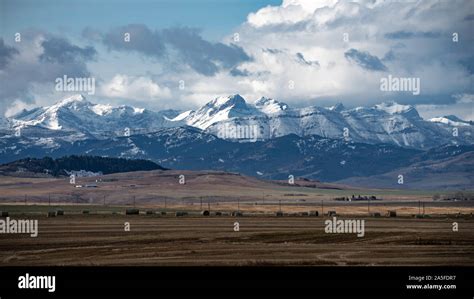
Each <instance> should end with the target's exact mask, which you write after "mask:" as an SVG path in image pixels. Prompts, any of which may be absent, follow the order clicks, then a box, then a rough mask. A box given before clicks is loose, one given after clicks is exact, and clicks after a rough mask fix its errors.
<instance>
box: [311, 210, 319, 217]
mask: <svg viewBox="0 0 474 299" xmlns="http://www.w3.org/2000/svg"><path fill="white" fill-rule="evenodd" d="M309 216H311V217H318V216H319V212H318V211H311V212H309Z"/></svg>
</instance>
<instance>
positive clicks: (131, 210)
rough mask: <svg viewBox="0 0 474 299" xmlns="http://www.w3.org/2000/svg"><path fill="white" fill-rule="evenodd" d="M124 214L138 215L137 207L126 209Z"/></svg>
mask: <svg viewBox="0 0 474 299" xmlns="http://www.w3.org/2000/svg"><path fill="white" fill-rule="evenodd" d="M125 215H140V210H139V209H126V210H125Z"/></svg>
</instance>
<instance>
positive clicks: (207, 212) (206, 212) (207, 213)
mask: <svg viewBox="0 0 474 299" xmlns="http://www.w3.org/2000/svg"><path fill="white" fill-rule="evenodd" d="M209 215H211V213H209V211H208V210H204V211H201V216H209Z"/></svg>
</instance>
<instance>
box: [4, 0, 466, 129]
mask: <svg viewBox="0 0 474 299" xmlns="http://www.w3.org/2000/svg"><path fill="white" fill-rule="evenodd" d="M472 28H474V1H471V0H465V1H461V0H453V1H447V0H439V1H437V0H425V1H410V0H407V1H393V0H392V1H384V0H354V1H342V0H339V1H338V0H306V1H305V0H284V1H276V0H275V1H269V0H252V1H250V0H245V1H242V0H227V1H226V0H220V1H219V0H201V1H195V0H162V1H150V0H138V1H137V0H134V1H132V0H117V1H111V0H101V1H92V0H81V1H78V0H68V1H67V0H50V1H44V0H0V105H1V106H0V114H2V115H3V114H6V115H11V114H13V113H15V112H17V111H19V110H21V109H23V108H32V107H35V106H38V105H49V104H51V103H54V102H56V101H58V100H59V99H61V98H64V97H65V96H67V94H65V93H64V92H61V91H56V90H55V80H56V78H58V77H63V76H64V75H67V76H68V77H94V78H95V80H96V91H95V94H94V95H87V94H85V95H86V97H87V98H88V99H89V100H91V101H93V102H98V103H110V104H113V105H120V104H128V105H134V106H138V107H144V108H151V109H154V110H161V109H170V108H173V109H195V108H197V107H198V106H200V105H202V104H204V103H206V102H208V101H210V100H211V99H213V98H215V97H216V96H221V95H228V94H234V93H239V94H241V95H242V96H244V98H246V99H247V101H248V102H252V101H254V100H256V99H258V98H259V97H261V96H266V97H272V98H275V99H277V100H281V101H284V102H286V103H288V104H289V105H291V106H295V107H301V106H307V105H317V106H328V105H332V104H335V103H338V102H341V103H343V104H344V105H345V106H346V107H355V106H361V105H364V106H367V105H373V104H375V103H379V102H382V101H396V102H399V103H402V104H412V105H416V106H417V108H418V110H419V111H420V113H421V114H422V116H424V117H432V116H440V115H448V114H455V115H457V116H459V117H461V118H464V119H467V120H474V110H473V107H474V84H473V83H474V82H473V79H474V34H473V29H472ZM18 33H20V35H21V40H20V41H19V40H18ZM126 33H127V34H129V35H130V41H129V42H126V41H125V39H124V37H125V34H126ZM15 38H16V39H15ZM389 75H391V76H392V77H396V78H419V79H420V85H421V89H420V94H419V95H414V94H413V92H410V91H399V92H387V91H381V89H380V80H381V78H387V77H388V76H389ZM180 87H181V88H180Z"/></svg>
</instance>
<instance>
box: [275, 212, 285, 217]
mask: <svg viewBox="0 0 474 299" xmlns="http://www.w3.org/2000/svg"><path fill="white" fill-rule="evenodd" d="M275 215H276V216H277V217H283V212H281V211H278V212H276V213H275Z"/></svg>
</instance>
